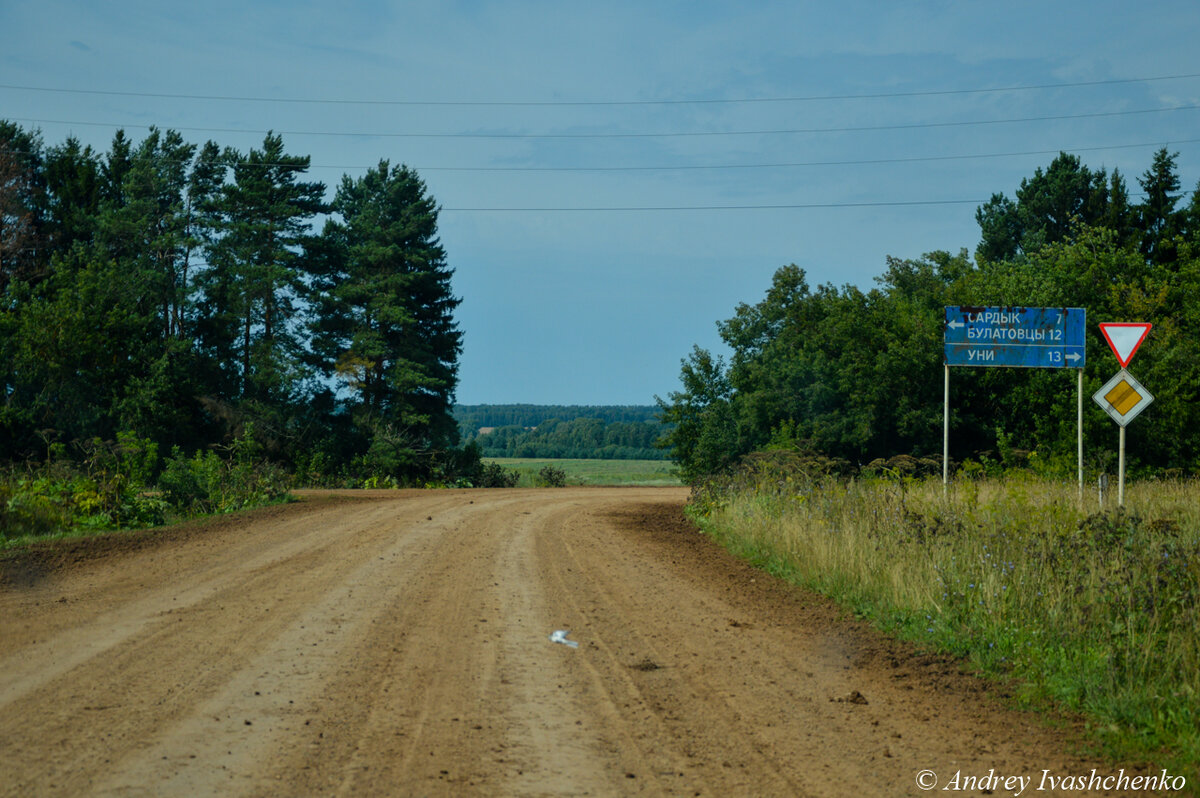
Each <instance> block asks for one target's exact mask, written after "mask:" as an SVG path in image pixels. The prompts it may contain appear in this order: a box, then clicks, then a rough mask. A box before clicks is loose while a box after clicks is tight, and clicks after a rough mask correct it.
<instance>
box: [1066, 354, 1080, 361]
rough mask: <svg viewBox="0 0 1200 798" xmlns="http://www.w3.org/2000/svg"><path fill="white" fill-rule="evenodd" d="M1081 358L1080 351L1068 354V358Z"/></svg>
mask: <svg viewBox="0 0 1200 798" xmlns="http://www.w3.org/2000/svg"><path fill="white" fill-rule="evenodd" d="M1079 358H1080V355H1079V353H1078V352H1072V353H1071V354H1069V355H1067V360H1079Z"/></svg>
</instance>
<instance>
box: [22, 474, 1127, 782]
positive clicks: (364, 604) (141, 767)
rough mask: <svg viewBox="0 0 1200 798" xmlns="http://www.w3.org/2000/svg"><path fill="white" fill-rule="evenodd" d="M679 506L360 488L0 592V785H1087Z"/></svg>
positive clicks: (976, 699) (635, 497)
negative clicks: (730, 548)
mask: <svg viewBox="0 0 1200 798" xmlns="http://www.w3.org/2000/svg"><path fill="white" fill-rule="evenodd" d="M684 497H685V493H684V492H683V491H682V490H679V489H586V488H570V489H559V490H540V491H525V490H513V491H430V492H419V491H413V492H387V491H381V492H378V493H376V494H374V496H373V497H372V498H371V499H370V500H368V501H350V500H347V499H342V500H340V502H341V503H338V504H328V503H325V504H323V503H320V502H316V501H314V502H312V503H306V504H303V505H298V506H297V505H293V506H290V507H287V508H281V509H276V510H272V511H269V512H263V513H258V514H254V513H252V514H249V515H248V516H246V517H245V518H244V519H241V520H240V521H239V520H224V521H220V522H213V524H211V525H209V526H205V525H200V526H199V527H198V528H197V530H196V532H195V534H191V535H185V536H183V537H181V538H180V539H179V540H165V541H163V542H161V543H160V544H158V545H144V546H141V547H140V548H138V549H136V550H131V551H129V552H126V553H121V552H120V551H117V552H111V553H107V554H105V556H101V557H100V558H99V559H94V560H88V559H86V558H85V559H84V561H82V562H78V563H72V562H70V561H69V560H68V563H67V567H65V568H63V569H61V570H59V571H57V572H53V571H52V572H51V573H49V575H48V576H47V577H46V578H44V579H42V580H41V581H40V582H36V583H35V584H33V585H32V586H29V585H27V586H24V587H12V586H10V587H8V588H5V589H0V641H2V645H0V794H2V795H12V796H17V795H20V796H30V795H33V796H37V795H60V794H87V795H114V796H115V795H122V796H124V795H168V796H172V795H177V796H193V795H271V796H274V795H316V794H322V795H342V796H349V795H360V794H365V795H447V796H457V795H480V796H491V795H565V794H572V795H577V794H589V795H689V796H690V795H714V796H721V795H755V796H771V795H780V796H785V795H786V796H818V797H819V796H846V795H853V796H857V795H861V794H872V795H915V794H920V792H919V791H918V790H916V788H915V784H914V777H915V775H916V773H917V772H918V771H919V770H921V769H923V768H931V769H934V770H936V771H938V773H939V774H941V775H942V776H943V777H948V776H949V775H950V774H951V773H953V772H955V771H956V770H961V771H962V772H964V773H972V774H977V773H987V772H988V770H989V768H994V769H995V770H996V772H998V773H1002V774H1024V775H1029V774H1037V773H1040V771H1041V770H1043V769H1050V770H1051V771H1053V772H1055V773H1076V772H1083V773H1086V772H1088V770H1090V768H1092V767H1097V768H1099V769H1100V770H1101V771H1104V770H1105V769H1104V766H1103V765H1100V764H1097V763H1094V762H1091V763H1089V762H1086V761H1084V760H1081V759H1079V758H1076V757H1072V756H1070V755H1068V754H1066V753H1064V751H1065V750H1066V747H1067V746H1068V745H1070V744H1071V738H1069V737H1066V736H1064V734H1063V733H1062V732H1049V731H1047V730H1046V729H1045V728H1044V727H1043V726H1042V725H1041V724H1039V723H1037V722H1036V721H1035V719H1034V718H1032V717H1031V716H1027V715H1023V714H1020V713H1016V712H1012V711H1009V710H1005V709H1003V708H1001V707H1000V706H999V704H998V702H997V701H996V700H995V699H994V698H991V697H989V696H988V694H987V693H986V691H984V690H983V689H982V688H981V686H980V685H979V683H978V682H976V681H975V680H974V679H972V678H970V677H967V676H963V675H961V674H959V673H958V672H957V668H956V667H955V665H954V664H953V663H950V662H946V661H942V660H939V659H937V658H933V657H920V656H917V655H914V654H913V653H912V652H911V651H910V650H908V649H907V648H906V647H904V646H902V645H899V644H896V643H892V642H890V641H888V640H886V639H884V638H882V637H881V636H880V635H878V634H876V633H874V632H872V631H871V630H869V629H867V628H866V627H865V626H863V625H862V624H858V623H854V622H848V621H846V620H844V619H843V618H842V617H841V615H840V614H839V613H838V612H837V611H836V610H834V609H833V608H831V607H830V606H829V604H828V602H825V601H824V600H822V599H819V598H817V597H813V596H811V595H809V594H807V593H804V592H803V591H799V590H796V589H793V588H790V587H788V586H785V585H781V584H780V583H778V582H777V581H776V580H773V579H771V578H770V577H767V576H766V575H764V574H762V573H760V572H757V571H754V570H753V569H751V568H749V567H748V566H746V565H744V564H742V563H740V562H737V561H736V560H734V559H732V558H731V557H729V556H728V555H727V554H726V553H725V552H723V551H721V550H719V549H718V548H717V547H716V546H715V545H714V544H712V543H711V541H708V540H707V539H706V538H704V537H703V536H701V535H699V534H698V533H697V532H696V531H695V530H694V528H692V527H690V525H688V524H687V523H686V522H685V521H684V520H683V519H682V516H681V513H680V510H679V507H680V505H681V503H682V501H683V499H684ZM120 545H121V543H120V541H119V540H118V539H114V541H113V546H114V547H119V546H120ZM34 570H36V569H34ZM555 629H570V630H571V638H572V639H573V640H576V641H578V642H579V643H580V646H579V648H577V649H572V648H568V647H566V646H561V645H556V644H554V643H552V642H550V641H549V640H548V635H549V634H550V633H551V632H552V631H553V630H555ZM1107 772H1115V768H1110V769H1108V771H1107ZM1038 794H1039V795H1048V794H1054V793H1051V792H1039V793H1038ZM1070 794H1071V795H1080V794H1086V793H1079V792H1072V793H1070Z"/></svg>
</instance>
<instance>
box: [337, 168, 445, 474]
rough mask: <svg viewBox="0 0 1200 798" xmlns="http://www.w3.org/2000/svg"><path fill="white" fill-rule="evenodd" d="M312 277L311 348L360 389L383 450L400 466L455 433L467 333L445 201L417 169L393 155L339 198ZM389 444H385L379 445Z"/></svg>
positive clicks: (363, 420) (416, 462)
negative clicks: (441, 203)
mask: <svg viewBox="0 0 1200 798" xmlns="http://www.w3.org/2000/svg"><path fill="white" fill-rule="evenodd" d="M333 210H334V211H335V213H336V214H337V216H338V219H335V220H331V221H330V222H329V223H328V224H327V225H326V228H325V232H324V257H323V258H322V259H321V263H320V266H319V267H318V273H317V274H316V275H315V285H316V286H317V288H318V290H319V299H318V307H319V310H320V312H319V313H318V318H319V323H318V325H317V327H316V329H315V331H314V332H315V336H314V348H315V350H316V351H317V353H318V354H319V355H320V357H321V358H322V359H323V363H324V368H325V369H326V371H327V372H330V373H334V374H336V375H337V376H338V377H339V378H341V380H342V381H343V382H344V383H345V384H346V385H347V386H348V387H349V388H350V389H351V390H353V391H354V394H355V397H356V402H357V405H358V415H359V418H360V424H365V425H369V426H371V427H372V436H373V441H372V446H373V448H374V449H375V450H376V454H377V455H378V456H379V457H382V458H384V459H386V460H387V461H389V462H390V463H391V465H392V467H394V468H396V469H398V470H405V469H419V468H420V463H421V462H422V460H421V458H422V456H423V455H425V454H428V453H431V452H434V451H436V450H439V449H442V448H445V447H448V446H451V445H454V444H455V443H457V438H458V428H457V424H456V423H455V421H454V419H453V417H452V416H451V407H452V405H453V400H454V391H455V387H456V385H457V379H458V378H457V374H458V356H459V354H460V352H461V350H462V333H461V332H459V330H458V326H457V324H456V323H455V322H454V318H453V313H454V309H455V308H456V307H457V306H458V304H459V301H460V300H458V299H457V298H455V297H454V296H453V294H452V293H451V286H450V278H451V276H452V275H453V270H452V269H451V268H450V267H449V265H448V264H447V262H446V253H445V251H444V250H443V248H442V245H441V242H440V241H439V239H438V237H437V216H438V209H437V205H436V203H435V202H434V200H433V198H432V197H431V196H429V194H428V193H427V191H426V187H425V184H424V182H423V181H422V180H421V179H420V177H418V175H417V173H416V172H414V171H413V170H411V169H409V168H408V167H406V166H396V167H392V166H390V165H389V164H388V162H387V161H382V162H380V164H379V166H378V167H377V168H375V169H372V170H370V171H368V172H367V173H366V174H365V175H363V176H362V177H360V178H358V179H356V180H352V179H351V178H350V177H348V176H347V177H344V178H343V180H342V184H341V186H340V187H339V188H338V192H337V196H336V198H335V200H334V203H333ZM381 449H385V450H386V451H380V450H381Z"/></svg>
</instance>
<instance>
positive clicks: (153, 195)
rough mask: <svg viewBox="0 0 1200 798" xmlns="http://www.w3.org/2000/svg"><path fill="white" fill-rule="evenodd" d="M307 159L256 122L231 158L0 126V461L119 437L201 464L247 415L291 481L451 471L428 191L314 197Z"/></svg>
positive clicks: (396, 188)
mask: <svg viewBox="0 0 1200 798" xmlns="http://www.w3.org/2000/svg"><path fill="white" fill-rule="evenodd" d="M308 168H309V158H308V157H307V156H301V155H294V154H291V153H289V152H288V151H287V150H286V148H285V147H284V143H283V139H282V137H281V136H279V135H277V134H274V133H270V134H268V135H267V136H266V137H265V138H264V140H263V143H262V145H261V147H260V148H256V149H251V150H250V151H249V152H248V153H240V152H237V151H235V150H231V149H222V148H221V147H220V146H218V145H217V144H216V143H215V142H212V141H210V142H207V143H205V144H204V145H203V146H201V147H197V146H196V145H194V144H191V143H188V142H186V141H184V139H183V138H182V136H180V134H179V133H178V132H176V131H171V130H167V131H161V130H158V129H157V128H151V129H150V132H149V135H147V136H146V137H145V138H144V139H142V140H141V141H133V140H131V139H130V138H128V137H127V136H126V135H125V133H124V132H123V131H118V133H117V134H116V135H115V136H114V138H113V140H112V145H111V147H110V149H109V151H108V152H107V153H97V152H94V151H93V150H91V149H90V148H86V147H82V146H81V145H80V144H79V142H78V141H76V140H74V139H70V138H69V139H67V140H66V142H64V143H62V144H60V145H57V146H54V147H50V148H46V147H44V146H43V145H42V143H41V140H40V137H39V136H38V135H37V134H36V133H30V132H27V131H24V130H22V129H21V128H20V127H19V126H17V125H15V124H12V123H9V122H0V396H3V397H4V401H3V402H0V462H3V461H7V462H17V463H21V462H26V463H27V462H31V461H33V460H35V459H37V458H40V457H42V455H43V454H44V453H45V451H46V449H47V446H48V445H49V444H50V443H52V442H58V443H63V444H66V445H67V446H68V448H69V449H70V451H71V452H72V453H75V454H82V453H78V452H76V448H71V447H74V446H76V444H77V442H80V441H91V440H93V439H100V440H105V441H109V440H113V439H114V438H115V437H116V435H117V433H118V432H122V431H129V432H131V433H133V434H134V435H136V436H137V437H139V438H145V439H149V440H150V441H152V442H153V443H155V444H156V445H157V446H158V447H160V449H161V450H162V451H164V452H165V451H173V450H174V449H175V447H178V449H179V452H180V453H181V454H180V456H182V457H183V459H184V460H187V461H188V462H193V458H194V457H195V456H197V455H195V453H197V452H200V453H201V454H200V455H198V457H199V458H200V460H201V461H205V460H206V458H207V455H206V454H204V453H205V452H208V451H211V450H214V449H215V450H216V451H227V450H229V447H234V446H240V445H241V441H243V440H244V437H245V436H244V434H243V433H244V430H245V428H246V427H247V425H253V426H254V429H255V433H254V437H255V441H256V443H257V445H259V446H261V448H262V457H263V458H264V459H265V460H266V461H269V462H271V463H273V464H275V465H276V466H278V467H281V468H288V467H299V468H301V471H302V473H303V475H304V476H303V478H304V479H308V480H313V481H316V482H323V483H328V482H333V481H339V482H350V483H354V482H357V481H360V480H363V479H369V478H371V477H377V478H379V479H385V480H392V481H394V482H397V483H403V484H425V483H427V482H428V483H438V484H443V483H446V482H448V481H450V482H452V481H454V480H456V479H459V478H460V476H461V474H460V473H459V472H460V470H461V468H462V467H466V468H470V467H471V466H470V464H469V462H464V461H462V460H461V458H460V457H459V456H458V454H457V452H458V450H457V448H456V447H457V444H458V433H457V425H456V423H455V421H454V420H453V418H452V417H451V415H450V407H451V404H452V402H453V395H454V390H455V387H456V384H457V362H458V356H459V354H460V351H461V333H460V332H459V331H458V329H457V326H456V324H455V322H454V319H453V312H454V310H455V309H456V308H457V306H458V299H457V298H455V297H454V296H453V295H452V293H451V289H450V278H451V276H452V274H453V270H452V269H450V267H449V266H448V264H447V263H446V258H445V253H444V251H443V250H442V248H441V245H440V243H439V242H438V239H437V213H438V210H437V203H436V202H435V201H434V199H433V198H432V197H431V196H429V195H428V193H427V192H426V190H425V186H424V184H423V182H422V181H421V180H420V178H419V177H418V176H417V175H416V173H415V172H413V171H412V170H410V169H408V168H407V167H399V168H392V167H390V166H388V164H387V163H386V162H383V163H381V164H380V166H379V168H378V169H376V170H371V171H370V172H368V174H367V175H366V176H364V177H363V178H361V179H358V180H351V179H349V178H346V179H344V180H343V181H342V184H341V186H340V188H339V190H338V193H337V197H336V200H335V207H332V208H331V207H329V206H327V205H326V203H325V200H324V194H325V186H324V185H323V184H321V183H319V182H310V181H306V180H305V179H304V176H305V173H306V172H307V171H308ZM330 212H332V215H331V216H330V217H329V219H328V221H329V225H328V227H327V230H326V233H325V234H324V235H320V236H315V235H313V234H312V228H313V226H314V223H315V221H316V219H317V217H318V215H320V214H326V213H330ZM336 382H341V383H342V384H343V385H344V386H345V387H346V388H348V389H349V390H348V391H340V392H335V391H334V390H332V388H331V386H332V385H334V384H335V383H336ZM220 457H221V461H222V462H225V461H226V460H227V459H228V458H226V457H224V456H220ZM468 460H469V458H468ZM173 462H174V465H173V466H172V468H173V471H172V474H173V475H174V476H177V477H179V479H180V481H181V482H180V490H183V491H185V492H186V491H193V492H194V491H195V490H200V486H189V484H188V482H189V478H188V477H186V476H185V475H184V471H185V470H186V469H184V468H183V466H182V465H181V464H180V461H179V460H178V459H177V458H176V459H175V460H174V461H173ZM476 462H477V458H476ZM210 465H211V463H210ZM206 467H207V466H205V467H199V466H197V468H198V471H197V474H195V475H193V476H194V477H196V479H200V478H201V477H203V475H204V474H203V472H204V471H205V468H206ZM201 493H204V491H201ZM211 501H215V502H217V503H220V502H221V500H219V499H213V500H211ZM211 501H210V500H209V499H201V502H202V503H205V502H208V503H211Z"/></svg>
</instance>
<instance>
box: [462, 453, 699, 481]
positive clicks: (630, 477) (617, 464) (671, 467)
mask: <svg viewBox="0 0 1200 798" xmlns="http://www.w3.org/2000/svg"><path fill="white" fill-rule="evenodd" d="M484 462H487V463H499V464H500V465H501V466H503V467H504V468H507V469H510V470H512V471H516V472H517V473H519V474H520V475H521V481H520V483H519V484H518V487H532V486H535V485H537V484H538V482H537V473H538V471H540V470H541V469H542V468H543V467H545V466H547V465H551V466H554V467H555V468H561V469H562V470H563V471H565V472H567V484H568V485H680V484H682V483H681V482H680V481H679V476H678V474H677V473H676V471H675V464H674V463H673V462H671V461H670V460H556V459H551V458H534V457H485V458H484Z"/></svg>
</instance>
